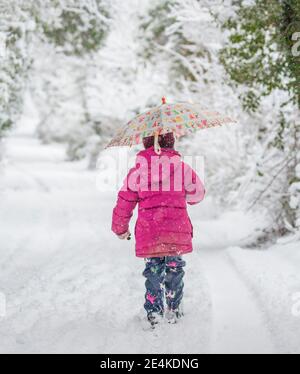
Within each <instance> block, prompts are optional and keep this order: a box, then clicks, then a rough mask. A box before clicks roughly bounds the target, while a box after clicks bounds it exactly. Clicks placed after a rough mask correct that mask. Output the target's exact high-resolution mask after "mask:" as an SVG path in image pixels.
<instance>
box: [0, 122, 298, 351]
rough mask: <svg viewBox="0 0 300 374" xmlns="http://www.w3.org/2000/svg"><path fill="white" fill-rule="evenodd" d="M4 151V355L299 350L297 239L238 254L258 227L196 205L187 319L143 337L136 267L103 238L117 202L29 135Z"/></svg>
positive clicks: (0, 233)
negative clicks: (244, 240) (7, 353)
mask: <svg viewBox="0 0 300 374" xmlns="http://www.w3.org/2000/svg"><path fill="white" fill-rule="evenodd" d="M5 152H6V153H5V154H6V156H5V161H4V163H3V165H2V166H1V171H0V269H1V270H0V292H1V297H0V304H1V305H0V307H1V313H0V336H1V339H0V352H1V353H4V352H9V353H12V352H15V353H31V352H38V353H41V352H48V353H54V352H55V353H74V352H76V353H77V352H82V353H142V352H145V353H217V352H218V353H285V352H290V353H292V352H294V353H295V352H297V353H300V305H299V300H300V296H299V292H300V271H299V269H300V251H299V249H300V248H299V247H300V246H299V242H294V243H290V244H281V245H279V244H278V245H276V246H274V247H272V248H270V249H268V250H262V249H256V250H255V249H251V250H249V249H243V248H241V247H240V245H241V243H242V242H243V239H244V238H246V237H247V236H248V235H249V234H250V233H251V232H252V230H253V229H254V228H255V227H256V225H257V224H258V222H257V218H255V217H246V216H244V215H243V214H241V213H239V212H235V213H227V214H225V215H223V216H221V218H218V219H216V218H215V214H214V207H213V205H212V204H211V202H210V201H209V199H207V201H206V202H205V203H203V204H202V206H197V207H192V208H191V210H190V211H191V215H192V217H193V219H194V229H195V238H194V239H195V240H194V244H195V251H194V253H193V254H191V255H188V256H187V257H186V260H187V264H188V265H187V268H186V277H185V285H186V287H185V300H184V304H185V314H186V315H185V317H184V319H183V320H182V321H181V322H180V323H179V324H177V325H167V324H162V325H161V326H160V327H159V328H157V329H156V330H155V331H145V330H144V329H143V323H142V320H141V316H143V311H142V304H143V294H144V279H143V277H142V275H141V273H142V270H143V261H142V260H141V259H137V258H135V256H134V248H133V242H124V241H120V240H118V239H117V238H116V237H114V236H113V235H112V233H111V231H110V220H111V211H112V208H113V205H114V202H115V196H113V194H111V193H101V192H99V191H98V190H97V188H96V174H95V173H94V172H91V171H87V170H86V167H85V165H84V164H83V163H81V162H78V163H70V162H66V161H65V156H64V151H63V148H62V147H60V146H57V145H42V144H40V143H39V141H38V140H37V139H35V137H34V136H33V129H27V127H25V128H21V129H20V130H18V131H15V133H14V134H12V135H11V136H10V137H9V138H8V139H7V140H6V150H5ZM4 299H5V300H6V308H5V303H4ZM5 309H6V310H5Z"/></svg>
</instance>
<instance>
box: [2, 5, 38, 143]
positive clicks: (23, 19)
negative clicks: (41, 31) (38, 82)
mask: <svg viewBox="0 0 300 374" xmlns="http://www.w3.org/2000/svg"><path fill="white" fill-rule="evenodd" d="M30 5H31V1H27V2H26V1H22V0H11V1H5V0H1V2H0V13H1V21H0V137H1V134H3V132H4V131H5V130H7V129H8V128H10V127H11V126H12V125H13V124H14V123H15V121H16V119H17V118H18V115H19V114H20V113H21V111H22V100H23V92H24V87H25V85H26V76H27V72H28V68H29V66H30V64H31V56H30V50H29V44H30V43H29V42H30V38H31V33H32V31H33V30H34V28H35V23H34V21H33V20H32V19H31V18H30V15H29V12H28V8H30Z"/></svg>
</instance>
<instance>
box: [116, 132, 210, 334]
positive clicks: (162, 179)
mask: <svg viewBox="0 0 300 374" xmlns="http://www.w3.org/2000/svg"><path fill="white" fill-rule="evenodd" d="M157 140H158V143H159V146H160V154H159V155H158V154H157V153H159V152H157V147H156V144H155V139H154V137H153V136H152V137H146V138H144V139H143V144H144V147H145V150H143V151H141V152H139V153H138V155H137V161H136V165H135V167H134V168H132V169H131V170H130V171H129V173H128V175H127V177H126V179H125V182H124V186H123V187H122V189H121V190H120V192H119V194H118V200H117V204H116V206H115V208H114V210H113V220H112V230H113V232H114V233H115V234H117V235H118V237H119V238H120V239H126V238H127V239H129V238H130V232H129V230H128V225H129V221H130V218H131V217H132V213H133V210H134V208H135V206H136V204H137V203H138V206H139V210H138V219H137V222H136V226H135V238H136V256H137V257H143V258H145V270H144V272H143V275H144V276H145V277H146V284H145V285H146V294H145V304H144V308H145V310H146V312H147V318H148V321H149V322H150V324H151V326H152V327H154V325H155V324H156V323H158V321H159V318H160V317H162V316H163V315H164V314H165V316H166V318H167V319H168V321H169V322H172V323H175V322H176V321H177V319H179V318H180V317H181V316H182V312H181V309H180V302H181V300H182V296H183V276H184V270H183V267H184V266H185V261H184V260H183V259H182V255H183V254H186V253H189V252H192V237H193V227H192V224H191V221H190V218H189V216H188V213H187V207H186V202H187V203H188V204H197V203H199V202H200V201H201V200H203V198H204V194H205V190H204V187H203V184H202V182H201V181H200V179H199V177H198V176H197V174H196V173H195V172H194V170H193V169H192V168H190V167H189V166H188V165H187V164H185V163H184V162H183V161H181V156H180V154H179V153H178V152H176V151H175V150H174V141H175V139H174V136H173V133H167V134H165V135H160V136H159V137H158V138H157ZM164 297H165V300H166V306H167V311H166V313H165V307H164Z"/></svg>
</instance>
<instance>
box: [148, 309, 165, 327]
mask: <svg viewBox="0 0 300 374" xmlns="http://www.w3.org/2000/svg"><path fill="white" fill-rule="evenodd" d="M162 317H163V315H162V313H155V312H149V313H148V314H147V320H148V322H149V323H150V326H151V328H152V329H154V328H155V326H156V325H157V324H158V323H159V322H161V320H162Z"/></svg>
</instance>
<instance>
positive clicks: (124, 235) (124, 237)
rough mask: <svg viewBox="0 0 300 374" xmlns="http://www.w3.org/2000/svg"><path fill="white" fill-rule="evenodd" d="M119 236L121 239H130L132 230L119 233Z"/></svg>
mask: <svg viewBox="0 0 300 374" xmlns="http://www.w3.org/2000/svg"><path fill="white" fill-rule="evenodd" d="M118 238H119V239H121V240H124V239H127V240H130V238H131V234H130V231H127V232H125V233H124V234H121V235H118Z"/></svg>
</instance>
